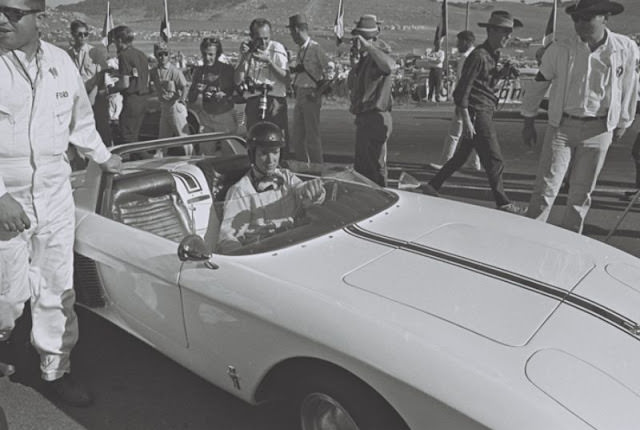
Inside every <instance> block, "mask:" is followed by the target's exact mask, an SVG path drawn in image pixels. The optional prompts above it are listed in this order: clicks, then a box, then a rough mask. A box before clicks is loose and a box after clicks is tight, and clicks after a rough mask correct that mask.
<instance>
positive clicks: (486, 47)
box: [479, 40, 500, 61]
mask: <svg viewBox="0 0 640 430" xmlns="http://www.w3.org/2000/svg"><path fill="white" fill-rule="evenodd" d="M479 48H483V49H484V50H485V51H487V52H488V53H489V55H491V57H493V59H494V60H496V61H498V60H499V59H500V48H498V49H495V50H492V48H491V45H489V40H485V41H484V42H483V43H482V45H480V46H479Z"/></svg>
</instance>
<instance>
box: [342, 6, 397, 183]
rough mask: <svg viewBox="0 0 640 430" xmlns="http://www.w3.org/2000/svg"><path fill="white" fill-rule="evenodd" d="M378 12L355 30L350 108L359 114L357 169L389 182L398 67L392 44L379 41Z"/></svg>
mask: <svg viewBox="0 0 640 430" xmlns="http://www.w3.org/2000/svg"><path fill="white" fill-rule="evenodd" d="M379 33H380V27H379V22H378V20H377V18H376V16H375V15H363V16H362V17H360V19H359V20H358V21H357V22H356V27H355V28H354V29H353V30H352V31H351V34H352V35H354V36H355V37H354V38H353V47H352V50H351V71H350V72H349V76H348V78H347V86H348V87H349V90H350V98H351V107H350V109H349V110H350V111H351V113H353V114H354V115H355V116H356V120H355V124H356V153H355V162H354V169H355V170H356V172H358V173H360V174H362V175H364V176H366V177H367V178H369V179H371V180H372V181H374V182H375V183H377V184H379V185H381V186H386V184H387V167H386V161H387V140H388V139H389V135H390V134H391V130H392V121H391V85H392V77H391V73H392V72H393V70H394V69H395V67H396V64H395V62H394V61H393V59H392V58H391V57H390V56H389V55H388V53H389V51H390V49H389V46H388V45H387V44H386V43H384V42H382V41H381V40H378V38H377V36H378V34H379Z"/></svg>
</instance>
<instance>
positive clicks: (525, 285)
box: [343, 193, 640, 346]
mask: <svg viewBox="0 0 640 430" xmlns="http://www.w3.org/2000/svg"><path fill="white" fill-rule="evenodd" d="M401 194H402V198H401V199H400V201H399V203H398V205H397V206H396V207H395V208H393V209H391V210H389V211H387V212H386V213H385V214H381V216H377V217H374V218H372V219H369V220H366V221H365V222H362V223H360V224H358V225H356V226H352V227H349V228H347V231H349V232H350V233H351V234H352V235H353V236H356V237H359V238H361V239H363V240H369V241H372V242H376V243H378V244H384V245H387V246H388V247H389V249H390V252H388V253H385V254H384V255H380V256H379V257H378V258H376V259H374V260H372V261H370V262H368V263H367V264H364V265H362V266H361V267H358V268H357V269H355V270H353V271H352V272H350V273H348V274H346V276H344V278H343V279H344V282H345V283H346V284H348V285H350V286H352V287H354V288H358V289H361V290H364V291H368V292H370V293H373V294H376V295H378V296H381V297H385V298H387V299H388V300H391V301H393V302H396V303H399V304H402V305H405V306H409V307H411V308H413V309H416V310H419V311H422V312H425V313H427V314H430V315H432V316H435V317H437V318H441V319H444V320H446V321H449V322H451V323H453V324H455V325H457V326H459V327H462V328H464V329H467V330H471V331H473V332H474V333H477V334H479V335H481V336H484V337H487V338H489V339H492V340H494V341H497V342H499V343H502V344H505V345H511V346H520V345H524V344H526V343H527V342H528V341H529V340H530V339H531V337H532V336H533V335H534V334H535V333H536V332H537V330H538V329H539V328H540V327H541V326H542V325H543V324H544V323H545V321H546V320H547V319H548V318H549V317H550V316H551V314H552V313H553V312H554V311H555V310H556V309H557V308H558V306H560V304H561V303H562V302H563V301H564V300H566V299H567V297H570V296H571V295H572V294H575V291H576V289H578V287H579V286H580V284H581V283H582V282H583V281H584V279H585V278H587V277H588V276H589V275H590V273H592V272H594V273H598V274H600V273H607V270H608V271H609V272H614V273H615V274H616V276H617V277H618V278H620V279H622V280H623V281H624V282H626V283H627V284H629V283H632V282H633V281H632V279H635V277H637V276H638V275H637V273H640V269H638V268H637V266H634V265H633V264H632V265H630V264H629V262H632V261H634V262H635V263H636V264H637V259H635V258H633V257H631V256H629V255H627V254H624V253H622V252H620V251H618V250H615V249H613V248H611V247H609V246H606V245H603V244H600V243H596V242H595V241H593V240H591V239H588V238H585V237H583V236H579V235H577V234H574V233H571V232H568V231H565V230H562V229H559V228H557V227H553V226H550V225H547V224H544V223H540V222H536V221H533V220H529V219H526V218H524V217H518V216H514V215H511V214H504V213H501V212H498V211H495V210H487V209H486V208H480V207H473V206H470V205H466V204H460V203H456V202H451V201H443V200H437V202H438V204H433V203H435V199H430V200H426V199H422V198H415V197H413V196H411V195H410V194H406V193H401ZM430 203H431V204H430ZM622 260H624V261H626V263H622V262H621V261H622ZM630 267H635V268H630ZM607 268H608V269H607ZM591 276H592V277H593V276H595V275H594V274H592V275H591ZM603 276H604V277H605V280H606V281H607V282H608V283H612V282H617V283H618V284H620V283H621V281H616V280H615V279H614V276H613V275H611V274H609V275H603ZM589 285H591V283H589ZM636 288H638V289H640V286H636ZM605 291H606V289H605ZM581 294H582V296H581V297H582V298H583V299H586V300H587V301H593V302H603V303H604V304H605V305H606V306H608V307H611V308H612V309H618V308H625V309H626V308H628V305H627V304H626V303H625V300H621V299H620V297H621V294H617V295H615V294H613V295H612V294H609V295H607V294H606V293H603V292H602V288H600V289H597V288H589V289H587V288H583V290H581ZM626 296H629V294H627V295H626ZM635 296H638V297H637V298H636V299H634V300H632V301H631V302H632V303H637V300H638V299H640V293H639V292H638V291H636V292H635ZM627 302H628V298H627ZM638 308H639V309H640V306H638ZM636 313H637V311H636Z"/></svg>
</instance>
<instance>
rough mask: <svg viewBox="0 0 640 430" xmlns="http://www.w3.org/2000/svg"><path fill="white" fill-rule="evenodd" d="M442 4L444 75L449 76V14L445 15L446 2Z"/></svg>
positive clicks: (445, 0)
mask: <svg viewBox="0 0 640 430" xmlns="http://www.w3.org/2000/svg"><path fill="white" fill-rule="evenodd" d="M443 1H444V3H443V4H442V11H443V12H442V13H443V14H444V16H443V17H442V22H443V23H444V28H445V31H444V75H445V76H449V14H448V13H447V0H443Z"/></svg>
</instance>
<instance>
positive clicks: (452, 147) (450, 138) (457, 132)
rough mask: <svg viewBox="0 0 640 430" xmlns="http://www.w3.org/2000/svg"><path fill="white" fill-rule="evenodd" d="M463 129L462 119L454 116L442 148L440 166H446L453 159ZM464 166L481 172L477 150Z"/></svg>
mask: <svg viewBox="0 0 640 430" xmlns="http://www.w3.org/2000/svg"><path fill="white" fill-rule="evenodd" d="M462 129H463V125H462V119H460V118H458V116H457V115H455V114H454V115H453V118H451V123H450V124H449V132H448V133H447V137H445V139H444V145H443V146H442V155H441V156H440V164H442V165H444V164H446V162H447V161H449V160H450V159H451V157H453V154H454V153H455V152H456V149H457V148H458V142H459V141H460V137H462ZM464 166H465V167H467V168H469V169H473V170H480V169H481V168H482V166H481V165H480V157H478V153H477V152H476V150H475V149H474V150H473V151H472V152H471V155H469V158H468V159H467V161H466V163H465V164H464Z"/></svg>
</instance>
